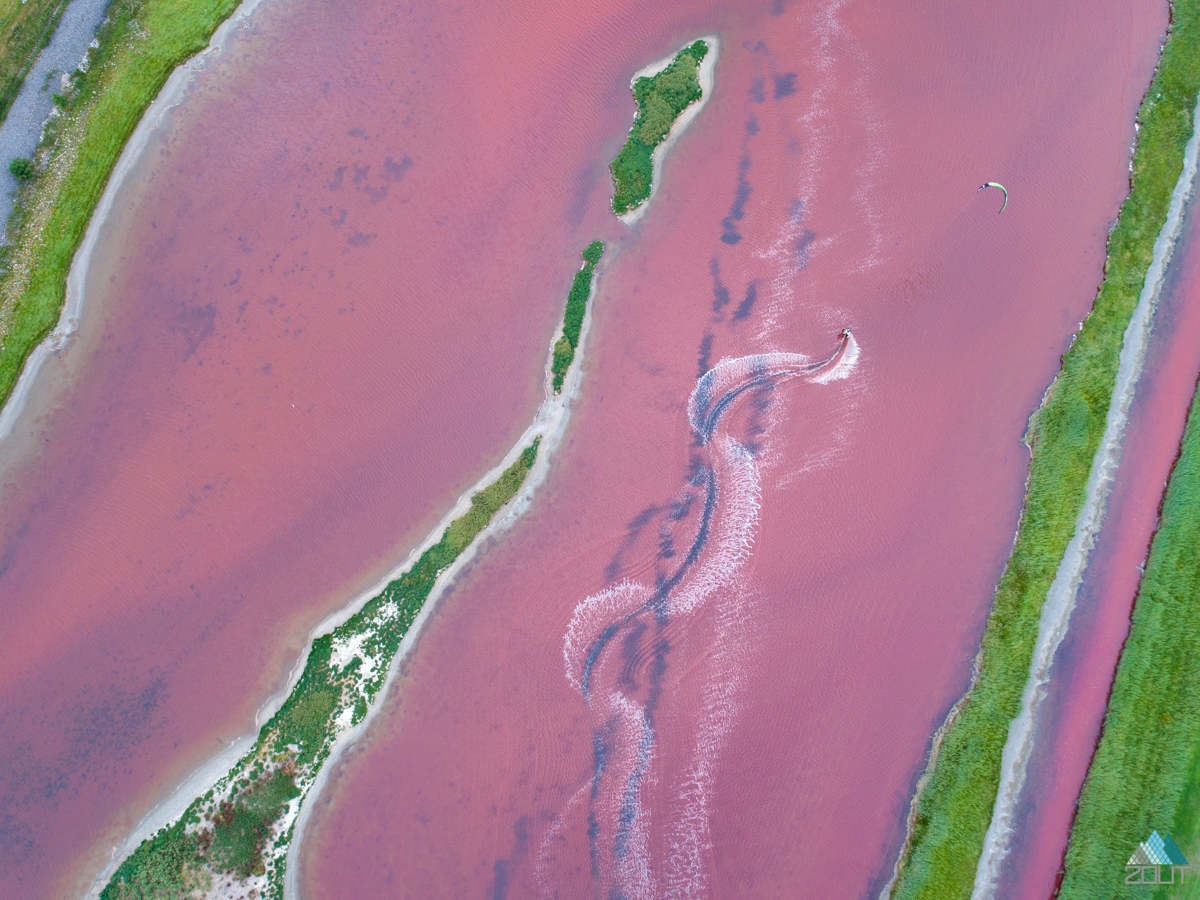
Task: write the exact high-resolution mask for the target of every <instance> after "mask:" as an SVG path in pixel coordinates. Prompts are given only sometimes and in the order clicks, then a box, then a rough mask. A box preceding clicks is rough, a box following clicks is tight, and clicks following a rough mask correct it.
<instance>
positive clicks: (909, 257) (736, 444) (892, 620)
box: [301, 0, 1166, 900]
mask: <svg viewBox="0 0 1200 900" xmlns="http://www.w3.org/2000/svg"><path fill="white" fill-rule="evenodd" d="M555 9H556V12H555V14H553V15H547V14H546V12H545V8H544V7H542V6H538V5H534V4H523V3H517V2H512V3H506V4H504V6H503V7H502V8H497V7H492V6H489V7H486V8H481V9H475V8H472V9H471V10H470V16H469V17H467V16H465V15H464V14H463V12H459V11H452V10H450V9H435V8H430V9H429V10H428V16H429V18H428V20H427V21H426V22H424V23H423V24H422V26H421V27H422V29H424V30H423V31H422V32H421V33H423V34H424V33H427V34H429V35H431V36H434V35H438V34H448V33H454V34H456V35H459V36H461V42H462V46H463V49H464V53H463V55H462V56H461V57H454V59H453V60H450V61H448V62H446V68H444V69H439V70H438V71H439V72H441V73H444V74H445V75H446V77H454V78H460V79H462V80H463V83H464V84H466V83H469V84H471V85H472V89H474V87H475V86H478V85H489V86H491V85H493V84H494V83H497V84H500V85H507V84H512V83H517V84H524V83H526V82H528V81H530V80H533V81H535V82H536V83H538V84H541V85H544V87H545V90H546V91H548V92H549V95H548V96H550V97H567V96H571V97H579V98H582V99H580V100H579V101H578V102H579V104H580V105H579V107H578V108H577V109H578V118H576V119H570V120H567V119H564V120H563V121H561V122H560V123H558V127H557V128H556V129H555V131H554V133H555V134H564V135H565V134H569V135H570V136H571V137H572V139H573V138H574V137H575V136H576V135H577V134H581V133H587V134H589V135H592V139H593V141H594V143H593V146H592V147H591V148H590V149H589V148H587V147H583V148H582V149H581V150H580V152H579V157H578V160H579V162H578V165H579V167H580V169H579V172H580V174H579V175H578V176H577V177H575V178H573V179H568V180H567V181H566V182H564V187H563V190H568V189H576V190H578V191H579V197H580V201H579V202H580V204H581V206H580V208H581V209H583V208H586V210H587V212H586V213H585V218H584V219H583V220H582V221H584V222H585V225H584V226H582V227H588V226H589V225H591V224H592V223H600V222H602V221H603V218H602V213H601V211H602V208H603V205H604V203H605V202H606V201H607V188H606V185H605V184H604V182H603V178H602V174H603V173H602V170H599V169H597V168H595V166H594V164H592V163H589V162H588V160H591V159H594V158H599V159H600V160H601V161H604V160H606V159H608V158H609V156H610V155H611V153H612V152H614V150H615V147H616V145H617V143H619V141H620V139H621V138H622V137H623V131H624V129H625V128H626V127H627V125H628V121H629V117H630V116H631V114H632V102H631V100H630V99H629V96H628V93H627V87H626V85H627V83H628V78H629V76H630V75H631V74H632V72H633V71H634V70H636V69H637V68H639V67H640V66H642V65H644V64H645V63H647V62H649V61H651V60H653V59H656V58H658V57H661V56H662V55H664V54H665V53H668V52H670V51H672V50H674V49H676V48H677V47H679V46H680V45H682V44H683V43H684V42H686V41H690V40H693V39H694V38H696V37H698V36H700V35H703V34H710V33H715V34H717V35H719V37H720V39H721V47H722V49H721V57H720V60H719V62H718V65H717V71H716V89H715V92H714V94H713V96H712V98H711V101H710V103H709V105H708V106H707V107H706V108H705V109H704V111H703V112H702V113H701V115H700V116H699V117H698V118H697V119H696V121H695V122H694V123H693V124H692V126H691V128H690V130H689V131H688V132H687V133H686V134H685V135H684V137H683V138H682V139H681V140H680V142H679V143H678V144H677V146H676V147H675V148H674V150H673V151H672V155H671V156H670V157H669V158H668V160H667V162H666V165H665V167H664V171H663V179H662V182H661V185H660V191H659V194H658V196H657V197H656V199H655V201H654V203H653V205H652V208H651V210H650V212H649V213H648V214H647V216H646V217H645V218H644V219H643V220H642V221H641V222H640V223H639V224H638V225H637V226H636V227H634V228H632V229H630V230H628V231H622V230H621V229H619V228H615V227H613V226H611V225H602V224H595V225H592V227H596V228H598V229H600V231H599V233H600V234H601V235H602V236H606V237H608V238H609V239H610V242H611V243H610V253H609V256H607V257H606V262H605V266H604V267H603V269H602V273H601V275H600V280H599V287H598V292H597V297H596V301H595V307H594V316H595V317H594V330H593V332H592V336H591V339H590V341H589V344H588V346H587V357H586V360H585V378H584V383H583V386H582V393H581V396H580V398H579V400H578V402H577V403H576V406H575V411H574V414H573V415H574V419H573V421H572V424H571V427H570V430H569V432H568V435H567V440H566V441H565V443H564V446H563V448H562V449H561V451H560V454H559V456H558V457H557V458H556V459H555V461H554V465H553V468H552V471H551V474H550V476H549V478H548V480H547V482H546V483H545V485H544V486H543V487H542V488H541V489H540V491H539V493H538V494H537V495H536V497H535V501H534V504H533V507H532V509H531V510H530V512H529V513H528V514H527V515H526V516H525V517H524V518H523V519H522V520H521V521H520V522H519V523H518V524H517V525H516V526H515V527H514V529H513V530H512V531H511V532H510V533H509V534H508V535H507V536H506V537H505V538H504V539H503V541H501V542H498V543H497V544H496V545H494V546H493V547H491V548H490V550H489V552H488V554H487V555H486V556H485V557H483V558H482V559H481V560H480V561H478V562H477V563H476V564H474V565H473V566H472V567H471V568H470V569H469V570H468V571H467V572H466V573H464V574H463V575H462V576H461V577H460V579H459V581H458V583H457V585H456V586H455V588H454V590H452V591H451V592H449V594H448V595H447V596H446V597H445V598H444V600H443V601H442V604H441V606H440V608H439V610H438V612H437V615H436V616H435V617H434V618H433V620H432V621H431V623H430V624H429V626H428V628H427V630H426V631H425V632H424V634H423V635H422V638H421V640H420V642H419V644H418V646H417V648H416V649H415V651H414V653H413V655H412V656H411V657H410V658H409V659H408V660H407V661H406V663H405V665H404V668H403V670H402V677H401V678H400V679H399V680H398V681H397V684H396V687H395V689H394V690H393V692H392V695H391V696H390V698H389V699H388V701H387V703H386V705H385V707H384V709H383V710H382V712H381V715H380V716H379V718H378V719H377V720H376V722H375V724H374V726H373V729H372V732H371V735H370V737H369V739H368V740H367V741H365V742H363V743H362V744H361V745H359V746H358V747H356V748H354V749H353V750H352V751H350V752H349V753H348V754H347V755H346V757H345V758H344V759H343V761H342V763H341V764H340V765H339V766H338V768H337V769H336V771H335V773H334V777H333V778H332V779H331V784H330V788H329V790H328V791H327V792H326V793H325V794H324V795H323V796H322V798H321V800H320V802H319V804H318V805H317V806H316V808H315V813H314V818H313V821H312V825H311V828H310V830H309V831H308V832H307V833H306V835H305V838H304V842H303V844H302V847H301V851H302V852H301V863H302V882H303V886H304V896H305V897H306V898H308V900H320V898H335V897H343V896H355V897H363V898H371V897H395V896H411V897H426V896H493V897H504V896H508V897H531V896H544V897H564V898H566V897H588V896H604V897H609V896H628V897H635V896H638V897H640V896H663V897H691V896H703V895H711V896H726V897H740V896H797V895H803V896H819V897H862V896H872V895H874V894H877V893H878V891H879V890H880V888H881V887H882V886H883V884H884V883H885V882H886V880H887V878H888V877H889V876H890V874H891V867H892V865H893V863H894V860H895V858H896V854H897V852H898V850H899V847H900V843H901V841H902V840H903V828H904V819H905V815H906V813H907V808H908V801H909V798H910V796H911V791H912V788H913V785H914V783H915V781H916V778H917V776H918V775H919V773H920V771H921V769H922V767H923V765H924V759H925V754H926V753H927V751H928V747H929V740H930V734H931V733H932V732H933V730H934V729H935V728H936V727H937V725H938V724H940V723H941V721H942V720H943V718H944V716H945V714H946V712H947V710H948V709H949V707H950V706H951V704H952V703H953V702H954V701H955V700H956V699H957V698H958V697H959V696H960V695H961V693H962V691H963V689H964V688H965V686H966V684H967V681H968V679H969V675H970V665H971V659H972V658H973V656H974V653H975V647H976V646H977V643H978V639H979V636H980V634H981V631H982V627H983V621H984V617H985V615H986V612H987V608H988V604H989V601H990V598H991V594H992V590H993V588H994V585H995V582H996V579H997V577H998V575H999V573H1000V570H1001V568H1002V566H1003V564H1004V560H1005V559H1006V557H1007V555H1008V552H1009V550H1010V548H1011V543H1012V538H1013V533H1014V531H1015V528H1016V523H1017V516H1018V512H1019V507H1020V501H1021V496H1022V490H1023V485H1024V479H1025V475H1026V471H1027V459H1028V457H1027V452H1026V450H1025V448H1024V446H1023V445H1022V443H1021V437H1022V435H1023V433H1024V430H1025V424H1026V420H1027V418H1028V416H1029V414H1030V413H1031V412H1032V410H1033V409H1034V408H1035V407H1036V406H1037V404H1038V402H1039V401H1040V398H1041V396H1042V392H1043V391H1044V390H1045V387H1046V385H1047V384H1048V383H1049V382H1050V380H1051V378H1052V377H1053V375H1054V373H1055V371H1056V370H1057V367H1058V360H1059V356H1060V354H1061V353H1062V352H1063V351H1064V350H1065V348H1066V347H1067V345H1068V343H1069V340H1070V336H1071V334H1072V333H1073V332H1074V330H1075V329H1076V327H1077V326H1078V324H1079V322H1080V320H1081V319H1082V317H1083V316H1084V314H1085V313H1086V311H1087V310H1088V308H1089V307H1090V304H1091V301H1092V299H1093V296H1094V294H1095V290H1096V286H1097V284H1098V283H1099V280H1100V275H1101V270H1102V265H1103V255H1104V243H1105V237H1106V235H1107V232H1108V228H1109V226H1110V224H1111V223H1112V221H1113V219H1114V217H1115V216H1116V213H1117V210H1118V207H1119V204H1120V201H1121V199H1122V198H1123V196H1124V194H1125V191H1126V190H1127V176H1128V161H1129V148H1130V147H1131V144H1132V141H1133V137H1134V130H1133V120H1134V114H1135V111H1136V108H1137V104H1138V102H1139V100H1140V98H1141V95H1142V92H1143V90H1144V89H1145V86H1146V84H1147V83H1148V81H1149V78H1150V75H1151V72H1152V69H1153V65H1154V62H1155V58H1156V54H1157V50H1158V46H1159V42H1160V41H1161V39H1162V35H1163V30H1164V28H1165V25H1166V9H1165V7H1164V6H1163V5H1161V4H1158V3H1149V2H1145V3H1142V2H1137V3H1122V2H1113V3H1105V4H1095V3H1088V4H1084V3H1073V4H1061V5H1057V6H1055V7H1053V8H1047V7H1045V5H1043V4H1033V3H1013V4H1003V5H995V4H993V5H984V6H980V5H969V6H968V5H963V4H952V3H939V4H934V5H927V6H922V7H919V8H914V7H913V6H912V4H903V3H897V2H883V3H876V4H851V3H836V2H835V3H807V4H805V3H787V2H778V3H764V4H762V5H757V6H749V5H747V4H744V3H721V2H712V3H683V2H657V3H653V4H651V3H648V2H635V0H627V2H625V3H609V4H604V5H600V4H580V5H578V6H577V7H576V6H570V7H561V6H560V7H556V8H555ZM464 12H465V11H464ZM497 47H499V48H503V49H504V51H505V52H504V53H502V54H496V53H491V52H489V48H497ZM548 54H549V55H550V56H551V58H550V59H547V58H546V56H547V55H548ZM558 60H562V61H564V62H561V63H559V62H556V61H558ZM572 60H573V61H575V63H574V64H575V66H576V68H575V69H570V68H569V67H568V66H567V63H566V61H572ZM556 66H558V67H557V68H556ZM568 71H569V72H570V75H569V77H568V75H567V74H566V73H567V72H568ZM539 73H541V74H539ZM542 79H545V80H542ZM560 92H561V93H560ZM522 99H524V98H522ZM564 102H565V101H564ZM514 108H517V109H522V110H523V109H524V107H523V106H522V105H521V104H520V103H517V104H500V103H497V105H496V106H494V107H493V108H492V111H491V115H492V116H494V118H495V120H496V122H497V123H505V122H507V121H508V118H509V117H510V116H512V115H513V114H514V113H513V109H514ZM585 123H587V124H586V125H585ZM498 127H499V126H498ZM577 129H582V131H579V130H577ZM528 134H529V135H530V140H531V141H535V140H538V139H540V138H541V137H542V136H541V134H540V133H539V132H538V131H536V130H535V129H529V130H528ZM605 154H608V155H605ZM589 166H590V167H589ZM987 180H996V181H1000V182H1003V183H1004V184H1005V185H1006V186H1007V187H1008V189H1009V192H1010V194H1011V198H1012V199H1011V201H1010V204H1009V206H1008V208H1007V209H1006V210H1005V211H1004V213H1003V214H1002V215H997V210H998V208H999V202H1000V201H999V197H997V196H995V192H992V191H986V192H983V193H978V192H977V188H978V186H979V184H980V183H982V182H983V181H987ZM847 327H849V328H851V329H852V331H853V344H850V343H849V342H846V341H843V339H841V338H840V337H839V334H840V333H841V331H842V329H844V328H847ZM788 354H799V355H800V356H790V355H788ZM801 357H803V360H802V359H801ZM827 357H831V359H830V361H829V363H828V365H827V366H826V367H825V368H820V367H818V368H814V369H811V370H807V369H804V364H805V363H806V362H809V363H817V362H819V361H821V360H824V359H826V358H827ZM724 358H728V359H730V360H733V361H731V362H729V363H727V364H725V365H724V366H720V365H718V362H719V361H720V360H722V359H724ZM713 366H716V367H717V368H716V369H715V370H714V371H713V373H711V374H708V375H705V374H704V373H705V372H706V371H708V370H709V369H710V368H712V367H713ZM701 376H703V377H701ZM698 379H700V380H699V382H698Z"/></svg>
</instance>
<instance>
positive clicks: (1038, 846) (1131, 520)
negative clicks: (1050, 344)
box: [999, 210, 1200, 900]
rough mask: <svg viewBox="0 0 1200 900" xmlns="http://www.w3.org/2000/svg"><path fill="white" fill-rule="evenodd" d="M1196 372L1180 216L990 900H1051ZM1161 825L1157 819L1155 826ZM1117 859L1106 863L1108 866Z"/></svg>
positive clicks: (1188, 232) (1195, 314) (1197, 303)
mask: <svg viewBox="0 0 1200 900" xmlns="http://www.w3.org/2000/svg"><path fill="white" fill-rule="evenodd" d="M1197 374H1200V218H1197V216H1196V215H1195V212H1194V210H1193V212H1192V213H1191V214H1190V215H1189V216H1188V220H1187V222H1186V225H1185V230H1184V232H1183V235H1182V237H1181V239H1180V242H1179V245H1178V247H1177V249H1176V252H1175V256H1174V258H1173V260H1172V263H1171V270H1170V274H1169V276H1168V281H1167V283H1166V285H1165V286H1164V290H1163V294H1162V297H1161V299H1160V301H1159V306H1158V309H1157V312H1156V314H1155V324H1154V332H1153V334H1152V337H1151V341H1150V344H1149V347H1148V352H1147V358H1146V369H1145V371H1144V373H1143V375H1142V378H1141V381H1140V383H1139V385H1138V389H1137V390H1138V393H1137V395H1136V398H1135V401H1134V405H1133V407H1132V411H1131V416H1130V423H1129V427H1128V430H1127V437H1126V441H1125V447H1124V451H1123V453H1122V458H1121V466H1120V469H1119V470H1118V475H1117V480H1116V483H1115V485H1114V487H1113V493H1112V497H1111V499H1110V501H1109V509H1108V516H1107V519H1106V521H1105V525H1104V529H1103V530H1102V532H1101V534H1100V538H1099V540H1098V542H1097V545H1096V548H1095V550H1094V551H1093V552H1092V557H1091V560H1090V562H1089V565H1088V571H1087V574H1086V575H1085V578H1084V583H1083V585H1082V587H1081V589H1080V593H1079V599H1078V606H1077V607H1076V611H1075V614H1074V616H1073V621H1072V624H1071V631H1069V632H1068V634H1067V638H1066V640H1065V641H1064V643H1063V645H1062V647H1060V648H1059V655H1058V658H1057V659H1056V660H1055V663H1054V666H1055V669H1056V670H1057V671H1055V673H1054V674H1053V678H1052V681H1051V684H1050V691H1049V693H1048V695H1047V699H1046V702H1045V705H1044V707H1043V710H1044V711H1043V713H1042V716H1041V719H1040V721H1039V723H1038V737H1037V741H1038V743H1037V745H1036V747H1035V750H1034V756H1033V757H1032V759H1031V761H1030V774H1029V781H1028V782H1027V783H1026V788H1025V791H1024V795H1023V797H1022V801H1021V808H1020V809H1019V810H1018V816H1019V820H1018V821H1019V825H1018V828H1017V830H1016V832H1015V837H1016V839H1015V840H1014V842H1013V850H1012V852H1011V854H1010V855H1009V857H1008V859H1007V860H1006V861H1005V867H1004V869H1003V870H1002V875H1001V878H1002V881H1001V883H1000V887H999V892H1000V893H999V895H1000V896H1004V897H1020V898H1029V900H1045V898H1049V897H1051V896H1052V894H1053V892H1054V890H1055V888H1056V885H1057V880H1058V876H1059V873H1060V871H1061V869H1062V863H1063V855H1064V853H1065V852H1066V846H1067V837H1068V834H1069V831H1070V826H1071V821H1072V818H1073V817H1074V813H1075V804H1076V800H1077V798H1078V796H1079V791H1080V789H1081V787H1082V786H1083V781H1084V778H1085V776H1086V775H1087V768H1088V765H1089V764H1090V763H1091V759H1092V754H1093V751H1094V749H1095V745H1096V740H1097V737H1098V735H1099V733H1100V726H1101V724H1102V722H1103V718H1104V711H1105V707H1106V706H1107V703H1108V692H1109V687H1110V685H1111V684H1112V678H1113V674H1114V671H1115V669H1116V665H1117V659H1118V656H1119V654H1120V651H1121V645H1122V644H1123V642H1124V640H1125V637H1126V635H1127V634H1128V633H1129V616H1130V613H1131V611H1132V608H1133V602H1134V597H1135V595H1136V592H1137V588H1138V582H1139V580H1140V578H1141V566H1142V564H1143V563H1144V562H1145V559H1146V554H1147V552H1148V550H1149V546H1150V540H1151V537H1152V536H1153V534H1154V529H1155V528H1156V527H1157V525H1158V518H1157V516H1158V504H1159V502H1160V500H1161V498H1162V493H1163V489H1164V487H1165V485H1166V481H1167V478H1168V476H1169V475H1170V471H1171V466H1172V464H1173V463H1174V461H1175V458H1176V454H1177V453H1178V450H1179V441H1180V438H1181V437H1182V436H1183V429H1184V424H1185V422H1186V419H1187V413H1188V408H1189V405H1190V404H1191V400H1192V395H1193V393H1194V392H1195V389H1196V378H1197ZM1163 828H1164V829H1166V828H1169V823H1163ZM1121 862H1123V861H1122V860H1116V861H1115V863H1116V864H1117V865H1118V867H1119V865H1120V864H1121Z"/></svg>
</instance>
